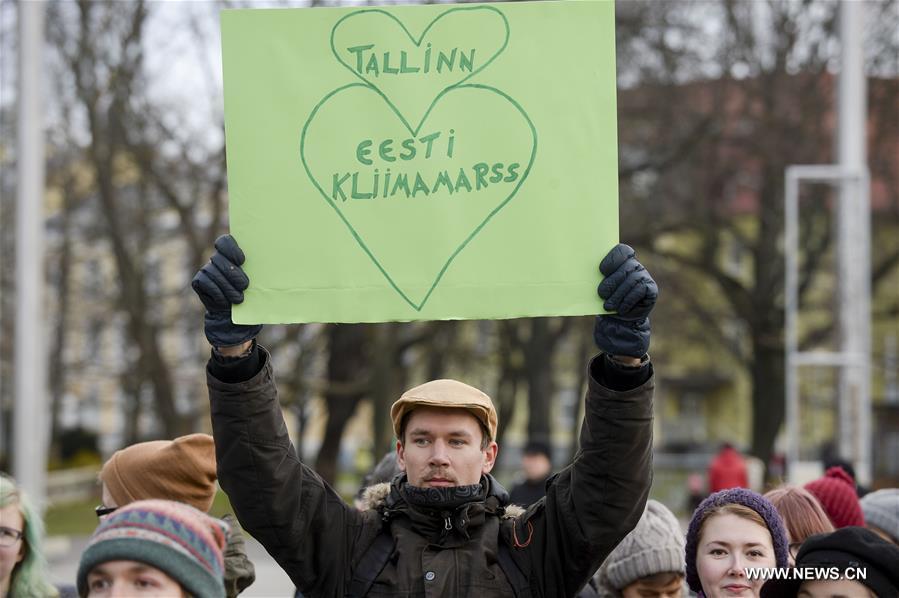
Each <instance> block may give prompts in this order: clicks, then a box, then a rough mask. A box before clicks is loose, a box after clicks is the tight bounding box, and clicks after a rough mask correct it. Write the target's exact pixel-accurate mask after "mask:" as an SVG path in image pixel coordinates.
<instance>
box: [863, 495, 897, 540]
mask: <svg viewBox="0 0 899 598" xmlns="http://www.w3.org/2000/svg"><path fill="white" fill-rule="evenodd" d="M861 505H862V511H863V512H864V514H865V524H867V525H869V526H871V525H873V526H874V527H876V528H878V529H880V530H882V531H884V532H886V533H887V534H889V535H890V536H891V537H892V538H893V542H899V488H885V489H883V490H878V491H877V492H870V493H868V494H865V495H864V496H863V497H862V500H861Z"/></svg>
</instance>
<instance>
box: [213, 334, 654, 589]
mask: <svg viewBox="0 0 899 598" xmlns="http://www.w3.org/2000/svg"><path fill="white" fill-rule="evenodd" d="M259 350H260V351H261V352H262V354H261V357H262V359H263V361H264V365H263V366H262V369H261V371H260V372H259V373H258V374H256V375H255V376H254V377H253V378H251V379H250V380H248V381H246V382H239V383H233V384H227V383H224V382H221V381H220V380H218V379H216V378H214V377H213V376H212V375H211V374H208V373H207V383H208V386H209V395H210V400H211V410H212V427H213V435H214V437H215V445H216V458H217V460H218V477H219V482H220V483H221V486H222V488H224V490H225V492H226V493H227V494H228V497H229V498H230V499H231V504H232V505H233V506H234V509H235V511H236V513H237V517H238V519H239V520H240V523H241V525H242V526H243V527H244V529H246V530H247V531H248V532H250V533H251V534H252V535H253V536H254V537H255V538H256V539H257V540H259V542H261V543H262V545H263V546H265V548H266V550H268V552H269V553H270V554H271V555H272V556H273V557H274V558H275V559H276V560H277V561H278V563H279V564H280V565H281V567H282V568H283V569H284V570H285V571H286V572H287V574H288V575H289V576H290V578H291V580H293V582H294V583H295V584H296V586H297V587H298V588H299V589H300V590H302V592H303V594H304V595H305V596H307V597H310V598H314V597H319V596H321V597H341V596H345V595H346V594H347V589H348V585H349V583H350V581H351V580H352V578H353V572H354V568H355V567H356V565H357V564H358V563H359V561H360V559H361V558H362V557H363V555H364V554H365V553H366V550H367V549H368V548H369V546H370V545H371V544H372V542H373V541H374V539H375V538H376V537H377V536H378V534H379V532H380V530H381V528H382V525H385V523H384V518H383V514H384V509H383V507H380V508H373V509H369V510H366V511H357V510H356V509H354V508H352V507H350V506H348V505H347V504H346V503H345V502H344V501H343V500H342V499H341V497H340V496H339V495H338V494H337V492H335V491H334V490H333V489H332V488H331V487H330V486H329V485H328V484H326V483H325V482H324V481H323V480H322V479H321V478H320V477H319V476H318V474H316V473H315V472H314V471H313V470H312V469H310V468H309V467H307V466H306V465H304V464H303V463H301V462H300V461H299V459H298V458H297V455H296V452H295V451H294V449H293V446H292V445H291V443H290V439H289V438H288V435H287V428H286V426H285V424H284V418H283V416H282V413H281V409H280V406H279V403H278V397H277V388H276V386H275V381H274V378H273V374H272V368H271V361H270V359H269V356H268V354H267V353H266V352H265V350H264V349H262V348H261V347H260V349H259ZM602 363H603V357H602V356H600V357H597V358H595V359H594V360H593V361H592V362H591V365H590V366H589V367H590V373H591V375H590V381H589V388H588V392H587V397H586V406H585V417H584V423H583V426H582V428H581V435H580V450H579V451H578V454H577V456H576V457H575V459H574V462H573V463H572V464H571V465H569V466H568V467H567V468H565V469H564V470H563V471H561V472H560V473H559V474H557V475H556V476H555V477H554V478H553V479H552V480H551V483H550V485H549V487H548V488H547V493H546V498H545V499H544V500H541V501H539V502H538V503H536V504H534V505H532V506H531V507H530V508H528V509H527V511H525V512H523V513H520V514H518V513H515V512H513V511H512V510H511V509H509V510H508V512H507V509H506V508H505V507H506V505H504V504H502V500H503V499H502V498H501V496H497V493H496V492H490V493H488V497H487V499H486V500H484V499H481V501H480V502H479V503H478V504H477V505H473V506H472V508H471V509H469V512H468V516H467V518H466V519H467V521H466V522H465V524H464V525H462V523H461V522H454V523H453V529H452V530H451V531H450V532H449V533H448V534H447V535H445V536H444V537H442V538H440V539H439V540H438V541H435V540H434V538H433V537H429V533H430V532H431V530H433V529H435V527H436V526H437V525H442V523H443V522H442V521H434V520H433V517H432V518H430V520H429V518H428V516H427V514H425V513H422V512H419V511H417V510H416V509H414V508H412V506H411V505H408V504H405V505H394V506H393V507H392V510H396V511H397V512H396V513H394V514H392V515H391V517H390V518H389V523H387V525H389V526H390V532H391V534H392V535H393V537H394V539H395V550H394V553H393V555H392V557H391V559H390V560H389V561H388V563H387V565H386V566H385V568H384V570H383V571H382V572H381V575H380V576H379V577H378V579H377V581H376V583H375V585H374V586H373V587H372V589H371V591H370V592H369V596H407V597H411V596H415V597H419V596H422V597H424V596H428V597H430V596H445V597H448V598H466V597H472V598H491V597H511V596H512V595H513V594H512V589H511V586H510V584H509V582H508V580H507V579H506V577H505V575H504V574H503V570H502V568H501V567H500V566H499V564H498V558H497V551H498V547H499V543H500V542H505V543H507V544H508V546H510V547H511V554H512V557H513V559H514V560H515V562H516V563H517V564H518V565H519V568H520V569H521V570H522V571H523V572H525V575H526V577H527V579H528V580H529V582H530V592H531V595H532V596H534V597H550V596H552V597H555V596H559V597H563V596H575V595H576V594H577V592H578V590H579V589H580V588H581V587H582V586H583V585H584V584H585V583H586V582H587V580H588V579H589V578H590V577H591V576H592V575H593V572H594V571H595V570H596V569H597V568H598V567H599V565H600V564H601V563H602V561H603V559H604V558H605V557H606V555H608V553H609V552H611V550H612V549H613V548H614V547H615V546H616V545H617V544H618V542H619V541H620V540H621V539H622V538H623V537H624V536H625V535H627V533H628V532H630V530H631V529H633V528H634V526H635V525H636V523H637V521H638V520H639V518H640V515H641V514H642V512H643V508H644V505H645V503H646V499H647V496H648V494H649V487H650V483H651V475H652V474H651V469H652V392H653V382H652V378H651V377H650V379H649V380H648V381H647V382H645V383H644V384H642V385H641V386H639V387H638V388H635V389H633V390H629V391H624V392H616V391H613V390H610V389H608V388H605V387H604V386H602V385H601V384H600V382H599V379H601V378H602V376H601V372H602V367H603V366H602ZM648 367H651V366H648ZM502 494H505V491H503V493H502ZM505 500H507V498H506V499H505Z"/></svg>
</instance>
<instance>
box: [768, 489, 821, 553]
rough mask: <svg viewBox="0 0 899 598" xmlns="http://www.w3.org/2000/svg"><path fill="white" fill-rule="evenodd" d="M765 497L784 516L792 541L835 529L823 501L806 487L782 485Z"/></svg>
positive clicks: (803, 540) (802, 540)
mask: <svg viewBox="0 0 899 598" xmlns="http://www.w3.org/2000/svg"><path fill="white" fill-rule="evenodd" d="M765 498H767V499H768V500H769V501H771V503H772V504H773V505H774V508H776V509H777V512H778V513H780V516H781V517H782V518H783V520H784V526H785V527H786V528H787V533H788V534H789V535H790V542H791V543H796V542H799V543H801V542H805V539H806V538H808V537H809V536H811V535H814V534H824V533H830V532H832V531H834V530H835V528H834V526H833V524H832V523H831V522H830V519H829V518H828V517H827V513H825V512H824V509H823V508H822V507H821V503H820V502H818V499H817V498H815V496H814V495H813V494H812V493H811V492H809V491H808V490H806V489H805V488H801V487H799V486H780V487H779V488H775V489H774V490H770V491H769V492H768V493H767V494H765Z"/></svg>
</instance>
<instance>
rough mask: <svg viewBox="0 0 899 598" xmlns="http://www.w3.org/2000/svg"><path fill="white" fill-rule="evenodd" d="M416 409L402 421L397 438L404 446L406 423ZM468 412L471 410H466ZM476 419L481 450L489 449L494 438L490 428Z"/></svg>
mask: <svg viewBox="0 0 899 598" xmlns="http://www.w3.org/2000/svg"><path fill="white" fill-rule="evenodd" d="M414 411H415V410H414V409H413V410H412V411H409V412H408V413H407V414H406V415H404V416H403V421H401V422H400V436H399V438H397V440H399V441H400V444H401V445H403V446H406V424H408V423H409V416H410V415H412V413H413V412H414ZM466 413H469V412H468V411H466ZM472 417H474V415H472ZM474 419H475V421H477V422H478V427H479V428H480V429H481V450H482V451H484V450H487V447H488V446H490V441H492V440H493V439H492V438H490V430H488V429H487V426H485V425H484V423H483V422H482V421H481V420H479V419H478V418H476V417H474Z"/></svg>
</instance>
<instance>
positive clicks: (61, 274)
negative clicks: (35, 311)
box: [50, 181, 72, 459]
mask: <svg viewBox="0 0 899 598" xmlns="http://www.w3.org/2000/svg"><path fill="white" fill-rule="evenodd" d="M71 187H72V185H71V181H67V182H66V184H65V185H64V188H63V193H62V201H63V205H62V210H61V222H60V227H61V229H62V243H61V244H60V248H59V270H58V272H57V276H58V280H57V281H56V282H57V288H56V289H55V292H56V296H57V297H58V298H59V302H58V304H57V310H58V311H57V314H56V329H55V330H54V333H53V347H52V350H51V352H50V458H51V459H59V458H60V457H61V455H60V450H59V449H60V447H59V438H60V432H61V430H60V422H59V412H60V409H61V406H62V399H63V397H64V396H65V392H66V364H65V346H66V338H67V336H68V334H67V333H68V330H69V326H68V319H69V305H70V302H69V291H70V285H69V271H70V270H71V264H72V226H71V224H72V217H71V216H72V195H71V194H72V188H71Z"/></svg>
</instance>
